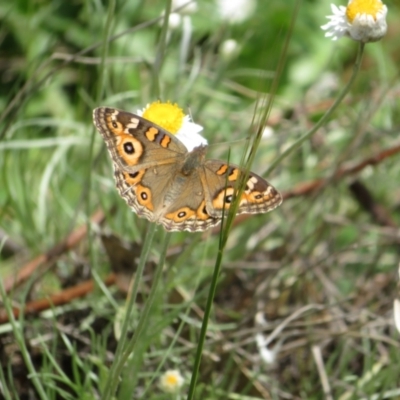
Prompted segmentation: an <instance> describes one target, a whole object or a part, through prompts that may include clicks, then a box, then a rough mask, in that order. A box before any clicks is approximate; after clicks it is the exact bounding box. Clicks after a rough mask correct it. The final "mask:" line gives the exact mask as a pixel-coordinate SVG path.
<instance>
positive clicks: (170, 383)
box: [159, 369, 185, 393]
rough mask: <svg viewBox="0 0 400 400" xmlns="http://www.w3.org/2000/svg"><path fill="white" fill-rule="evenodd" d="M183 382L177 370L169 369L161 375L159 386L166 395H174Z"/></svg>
mask: <svg viewBox="0 0 400 400" xmlns="http://www.w3.org/2000/svg"><path fill="white" fill-rule="evenodd" d="M184 382H185V380H184V379H183V376H182V375H181V373H180V372H179V371H178V370H177V369H169V370H168V371H166V372H164V374H162V375H161V377H160V381H159V385H160V388H161V389H162V390H163V391H164V392H166V393H176V392H177V391H179V389H180V388H181V387H182V386H183V383H184Z"/></svg>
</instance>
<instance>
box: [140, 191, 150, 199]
mask: <svg viewBox="0 0 400 400" xmlns="http://www.w3.org/2000/svg"><path fill="white" fill-rule="evenodd" d="M140 197H141V198H142V200H147V199H148V198H149V196H147V193H146V192H141V193H140Z"/></svg>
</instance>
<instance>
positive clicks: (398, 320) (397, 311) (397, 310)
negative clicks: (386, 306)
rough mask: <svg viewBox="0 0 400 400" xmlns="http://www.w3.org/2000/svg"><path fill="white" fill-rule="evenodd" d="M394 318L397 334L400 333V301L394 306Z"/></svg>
mask: <svg viewBox="0 0 400 400" xmlns="http://www.w3.org/2000/svg"><path fill="white" fill-rule="evenodd" d="M393 316H394V326H395V327H396V329H397V332H399V333H400V300H399V299H395V301H394V304H393Z"/></svg>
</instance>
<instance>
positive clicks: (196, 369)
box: [187, 227, 229, 400]
mask: <svg viewBox="0 0 400 400" xmlns="http://www.w3.org/2000/svg"><path fill="white" fill-rule="evenodd" d="M228 232H229V227H227V229H226V231H225V232H223V233H221V234H223V235H224V234H226V237H227V236H228ZM221 242H222V244H223V245H224V244H225V243H226V240H222V241H221ZM223 253H224V247H220V249H219V251H218V255H217V259H216V261H215V268H214V273H213V277H212V280H211V285H210V291H209V293H208V297H207V304H206V308H205V310H204V316H203V323H202V324H201V329H200V337H199V342H198V344H197V349H196V356H195V360H194V365H193V369H192V378H191V380H190V386H189V392H188V396H187V400H192V399H193V398H194V391H195V388H196V383H197V378H198V375H199V368H200V362H201V356H202V353H203V347H204V342H205V338H206V333H207V327H208V320H209V319H210V314H211V308H212V305H213V301H214V296H215V292H216V289H217V283H218V277H219V274H220V272H221V266H222V257H223Z"/></svg>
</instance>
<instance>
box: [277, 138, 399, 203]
mask: <svg viewBox="0 0 400 400" xmlns="http://www.w3.org/2000/svg"><path fill="white" fill-rule="evenodd" d="M398 153H400V144H398V145H395V146H393V147H390V148H389V149H386V150H382V151H381V152H379V153H377V154H375V155H374V156H371V157H368V158H366V159H364V160H362V161H361V162H359V163H358V164H355V165H352V166H347V167H342V168H340V169H339V170H337V171H336V173H335V175H334V179H336V180H337V179H340V178H343V177H344V176H348V175H353V174H356V173H357V172H360V171H362V170H363V169H364V168H365V167H367V166H369V165H377V164H379V163H380V162H382V161H383V160H385V159H386V158H389V157H392V156H394V155H395V154H398ZM330 180H331V177H329V178H320V179H315V180H313V181H310V182H304V183H301V184H299V185H297V186H296V187H295V188H293V189H292V190H288V191H286V192H284V193H283V195H282V196H283V199H284V200H287V199H290V198H292V197H298V196H304V195H306V194H309V193H311V192H313V191H314V190H317V189H319V188H321V187H323V186H324V185H325V183H327V182H328V181H330Z"/></svg>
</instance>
